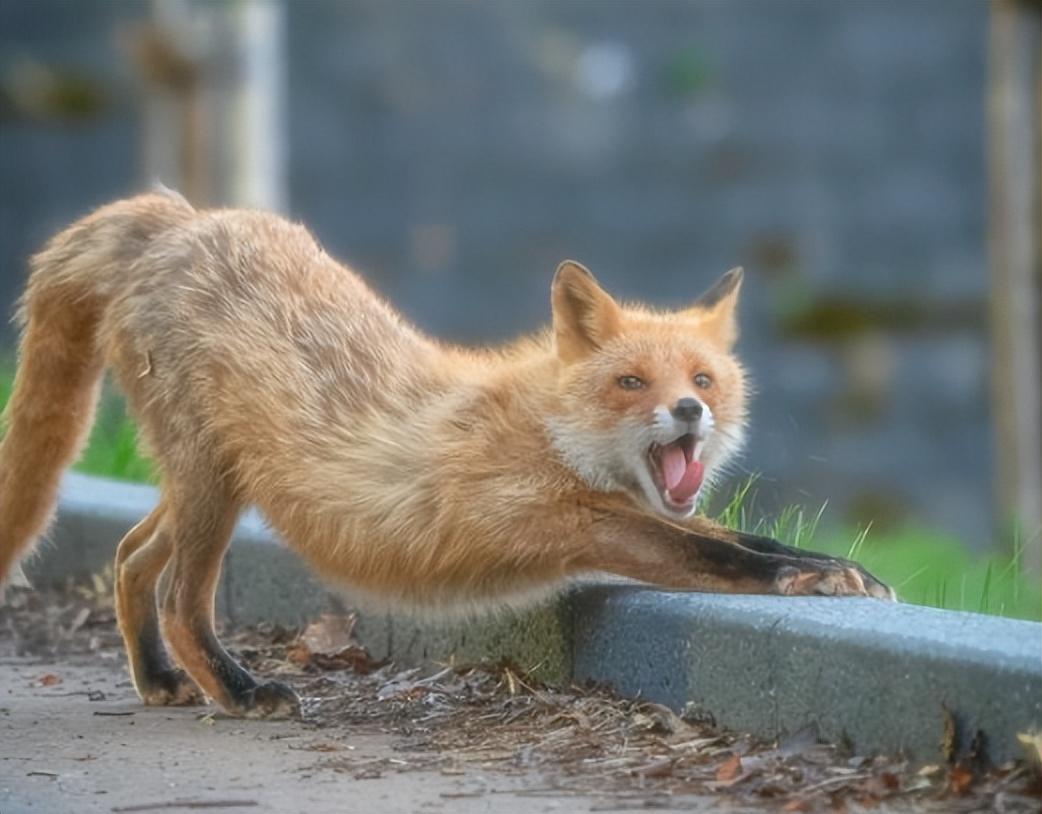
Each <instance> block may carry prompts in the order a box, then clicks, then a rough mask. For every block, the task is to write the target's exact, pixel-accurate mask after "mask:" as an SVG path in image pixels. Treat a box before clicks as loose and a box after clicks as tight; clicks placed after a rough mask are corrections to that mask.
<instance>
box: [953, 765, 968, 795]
mask: <svg viewBox="0 0 1042 814" xmlns="http://www.w3.org/2000/svg"><path fill="white" fill-rule="evenodd" d="M948 788H950V789H951V790H952V791H953V792H955V793H956V794H960V795H963V794H969V793H970V789H972V788H973V772H971V771H970V770H969V768H968V767H966V766H963V765H962V764H961V763H960V764H959V765H958V766H953V767H952V769H951V771H949V772H948Z"/></svg>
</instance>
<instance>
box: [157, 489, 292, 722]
mask: <svg viewBox="0 0 1042 814" xmlns="http://www.w3.org/2000/svg"><path fill="white" fill-rule="evenodd" d="M168 496H169V497H170V498H171V499H170V500H169V501H168V515H169V519H170V523H169V530H170V534H171V541H172V544H173V555H172V558H171V561H170V566H169V568H170V574H169V578H170V583H169V585H168V588H167V594H166V598H165V600H164V602H163V613H162V622H161V624H162V629H163V633H164V634H165V636H166V640H167V642H168V643H169V644H170V647H171V648H172V649H173V652H174V657H175V658H176V659H177V660H178V662H179V663H180V664H181V665H183V666H184V668H185V669H186V670H187V671H188V674H189V675H190V676H191V677H192V678H193V679H195V681H196V682H198V684H199V686H200V687H202V688H203V690H204V691H205V692H206V694H207V695H209V696H210V697H212V698H213V699H214V700H215V701H217V703H219V704H220V705H221V706H222V707H223V708H224V709H225V710H226V711H227V712H229V713H230V714H232V715H241V716H245V717H249V718H267V717H272V718H281V717H293V716H296V715H299V713H300V701H299V699H298V698H297V696H296V694H295V693H294V692H293V691H292V690H291V689H290V688H289V687H287V686H285V685H284V684H280V683H278V682H268V683H265V684H258V683H257V682H256V681H255V680H254V679H253V676H251V675H250V674H249V673H248V672H247V671H246V670H244V669H243V668H242V667H241V666H239V664H237V663H236V662H235V660H234V659H233V658H232V657H231V656H230V655H228V653H227V652H226V651H225V649H224V648H223V647H221V643H220V642H219V641H218V640H217V634H216V633H215V632H214V595H215V593H216V590H217V583H218V578H219V576H220V572H221V562H222V560H223V559H224V553H225V551H226V549H227V547H228V543H229V542H230V540H231V534H232V529H233V528H234V526H235V519H236V517H237V516H238V514H239V504H238V502H237V501H236V500H235V499H234V498H233V497H232V496H231V495H229V494H228V493H227V492H226V491H224V490H222V489H221V488H220V486H214V487H212V488H207V485H204V484H199V483H196V484H194V485H193V486H192V487H190V488H189V489H186V490H182V489H180V488H177V489H175V490H172V491H171V492H170V493H169V495H168ZM164 525H166V524H164Z"/></svg>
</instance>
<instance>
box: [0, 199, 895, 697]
mask: <svg viewBox="0 0 1042 814" xmlns="http://www.w3.org/2000/svg"><path fill="white" fill-rule="evenodd" d="M741 280H742V274H741V271H740V270H739V269H735V270H733V271H730V272H728V273H727V274H725V275H724V276H723V278H722V279H720V281H719V282H717V283H716V285H714V286H713V287H712V288H711V289H710V290H709V291H708V292H707V293H706V294H705V295H703V296H702V298H701V299H699V300H698V301H696V302H694V303H693V304H692V305H691V306H690V307H688V308H685V309H684V310H681V311H677V312H662V311H653V310H651V309H648V308H643V307H639V306H628V305H627V306H623V305H620V304H618V303H617V302H616V301H615V300H613V299H612V298H611V297H610V296H609V295H608V294H607V293H606V292H605V291H604V290H603V289H602V288H600V287H599V286H598V284H597V282H596V281H595V280H594V278H593V276H592V275H591V274H590V273H589V272H588V271H587V270H586V269H584V268H583V267H582V266H580V265H579V264H578V263H574V262H570V261H566V262H564V263H562V264H561V265H560V266H559V267H558V269H557V272H556V274H555V276H554V279H553V283H552V286H551V301H552V317H553V319H552V326H551V328H550V330H548V331H546V332H544V333H542V334H540V335H538V336H535V337H533V338H527V339H523V340H521V341H519V342H517V343H515V344H513V345H510V346H507V347H505V348H502V349H496V350H484V349H481V350H468V349H462V348H458V347H452V346H449V345H446V344H442V343H439V342H437V341H435V340H433V339H431V338H429V337H427V336H424V335H423V334H422V333H420V331H418V330H417V329H415V328H414V327H412V326H410V325H409V324H407V323H406V322H405V321H404V320H403V319H402V318H401V317H400V316H399V315H398V314H397V313H395V312H394V311H393V310H392V309H391V308H390V307H389V306H388V305H387V304H385V303H384V302H383V301H382V300H381V299H380V298H379V297H377V296H376V295H375V294H374V293H373V292H372V291H370V290H369V288H367V287H366V285H365V283H363V282H362V280H361V279H360V278H359V277H357V276H356V275H355V274H354V273H352V272H351V271H349V270H348V269H346V268H345V267H344V266H342V265H340V264H339V263H337V262H336V261H335V260H333V259H332V258H330V257H329V256H328V255H327V254H326V253H325V252H323V250H322V249H321V248H320V247H319V245H318V244H317V243H316V242H315V240H314V239H313V238H312V237H311V236H310V234H309V233H308V232H307V231H306V230H305V229H304V228H302V227H301V226H298V225H295V224H292V223H289V222H287V221H286V220H284V219H282V218H280V217H277V216H275V215H271V214H266V213H261V212H253V211H241V210H212V211H199V210H196V209H194V208H193V207H192V206H191V205H189V204H188V203H187V202H186V201H185V200H184V199H183V198H181V197H180V196H178V195H176V193H168V192H159V193H154V194H146V195H142V196H139V197H135V198H131V199H128V200H123V201H118V202H116V203H113V204H110V205H108V206H104V207H102V208H100V209H98V210H97V211H95V212H94V213H92V214H91V215H89V216H87V217H85V218H83V219H82V220H80V221H79V222H77V223H75V224H73V225H72V226H70V227H69V228H67V229H66V230H65V231H63V232H61V233H60V234H58V235H57V236H56V237H54V238H53V239H52V240H51V241H50V242H49V243H48V244H47V245H46V247H45V248H44V249H43V250H42V251H41V252H40V253H39V254H37V255H36V256H35V257H34V258H33V259H32V262H31V274H30V277H29V281H28V285H27V288H26V291H25V294H24V296H23V297H22V299H21V302H20V309H19V320H20V323H21V325H22V337H21V344H20V351H19V365H18V371H17V374H16V379H15V385H14V391H13V395H12V397H11V400H10V403H9V405H8V408H7V412H6V423H7V432H6V436H5V437H4V440H3V442H2V445H0V584H2V583H3V581H4V579H5V577H7V576H8V575H9V574H10V573H11V570H12V568H13V567H14V566H15V564H16V561H17V559H18V558H19V556H20V555H21V554H22V553H24V552H25V551H26V550H27V549H28V548H29V547H30V545H31V543H32V542H33V541H34V540H35V539H36V538H37V537H38V536H39V535H40V534H41V533H42V532H43V531H44V529H45V528H46V526H47V523H48V521H49V518H50V516H51V514H52V512H53V506H54V503H55V500H56V492H57V488H58V483H59V477H60V474H61V472H62V470H63V469H64V468H65V467H66V466H67V465H68V464H69V463H70V462H71V461H72V460H73V459H74V458H75V457H76V455H77V453H78V451H79V450H80V447H81V444H82V442H83V440H84V437H85V435H86V433H87V431H88V429H89V427H90V424H91V420H92V415H93V410H94V405H95V401H96V397H97V394H98V387H99V382H100V380H101V377H102V374H103V372H104V371H105V370H106V369H109V370H111V371H112V373H113V374H114V376H115V379H116V380H117V382H118V385H119V387H120V389H121V390H122V392H123V393H124V395H125V396H126V399H127V403H128V409H129V410H130V412H131V414H132V415H133V417H134V418H135V420H136V421H137V424H138V427H139V430H140V434H141V442H142V443H143V445H144V446H145V448H146V449H147V451H148V452H149V453H150V455H151V456H152V457H153V459H154V460H155V464H156V467H157V470H158V476H159V481H160V495H161V497H160V500H159V503H158V505H157V507H156V508H155V510H154V511H153V512H152V513H151V514H149V515H148V516H147V517H146V518H145V519H144V520H142V521H141V522H140V523H139V524H138V525H137V526H135V527H134V528H133V529H132V530H131V531H130V532H129V533H128V534H127V535H126V537H125V538H124V539H123V540H122V542H120V544H119V548H118V551H117V554H116V565H115V572H116V601H117V611H118V618H119V624H120V629H121V632H122V635H123V638H124V640H125V643H126V649H127V654H128V658H129V662H130V669H131V673H132V676H133V680H134V684H135V686H136V688H137V691H138V693H139V694H140V696H141V698H142V700H143V701H144V702H145V703H146V704H189V703H196V702H200V701H202V700H204V698H205V697H206V696H208V697H210V698H212V699H214V700H215V701H216V702H217V703H219V704H220V705H221V706H222V707H223V708H224V709H225V710H227V711H228V712H229V713H231V714H236V715H243V716H252V717H262V716H284V715H293V714H296V713H297V712H298V710H299V706H298V701H297V698H296V696H295V695H294V694H293V692H292V691H291V690H290V689H289V688H288V687H285V686H284V685H282V684H279V683H275V682H271V683H265V684H258V683H257V682H256V681H254V679H253V678H252V677H251V676H250V675H249V673H247V672H246V671H245V670H244V669H243V668H242V667H240V666H239V665H238V664H237V663H236V662H235V661H234V660H233V659H232V658H231V657H230V656H229V655H228V654H227V653H226V652H225V650H224V649H223V648H222V647H221V645H220V643H219V642H218V640H217V637H216V635H215V633H214V627H213V616H214V592H215V589H216V586H217V582H218V574H219V572H220V568H221V561H222V559H223V557H224V553H225V549H226V547H227V545H228V542H229V537H230V535H231V532H232V528H233V526H234V524H235V521H236V518H237V516H238V515H239V513H240V511H241V510H242V509H243V508H244V507H245V506H248V505H255V506H257V507H258V508H259V509H260V510H261V511H262V513H263V514H264V516H265V517H266V518H267V520H268V521H269V522H270V524H271V525H272V526H273V528H274V529H276V530H277V532H278V533H279V534H280V535H281V537H282V538H283V539H284V540H285V541H286V543H287V544H288V545H289V546H291V547H292V548H293V549H295V550H296V551H297V552H299V553H300V554H301V555H302V556H303V557H304V558H305V559H306V560H307V561H308V562H309V563H310V564H311V565H312V566H313V567H314V569H315V570H316V571H317V572H318V573H319V574H320V575H321V576H323V577H325V578H327V579H330V580H333V581H339V582H342V583H347V584H350V585H354V586H357V587H359V588H361V589H363V590H366V591H369V592H372V593H374V594H378V595H381V596H383V597H386V598H388V599H390V600H391V601H393V602H397V603H400V604H405V605H412V606H422V607H431V608H435V609H439V608H440V609H447V608H453V607H460V606H467V607H469V606H473V605H490V604H492V605H494V604H502V603H509V602H514V601H517V600H519V599H524V598H526V597H529V596H531V595H533V594H535V593H539V592H540V591H543V590H546V589H548V588H553V587H554V586H559V585H562V584H563V583H565V582H566V581H567V580H568V579H569V578H570V577H573V576H576V575H581V574H587V573H591V572H593V573H596V572H607V573H610V574H615V575H621V576H623V577H628V578H631V579H634V580H639V581H641V582H644V583H650V584H652V585H655V586H660V587H662V588H671V589H681V590H699V591H722V592H744V593H776V594H828V595H843V596H874V597H879V598H886V599H893V597H894V595H893V592H892V591H891V590H890V589H889V588H888V587H886V586H885V585H883V584H882V583H881V582H880V581H879V580H877V579H875V578H874V577H872V576H871V575H870V574H869V573H867V572H866V571H865V570H864V569H862V568H861V567H860V566H859V565H857V564H856V563H853V562H849V561H845V560H839V559H834V558H831V557H827V556H824V555H819V554H813V553H808V552H805V551H802V550H798V549H794V548H790V547H788V546H785V545H782V544H781V543H778V542H776V541H774V540H771V539H767V538H763V537H757V536H753V535H748V534H742V533H738V532H735V531H730V530H727V529H725V528H723V527H721V526H719V525H716V524H714V523H713V522H711V521H709V520H707V519H706V518H704V517H701V516H697V515H695V507H696V503H697V499H698V497H699V494H700V493H701V492H702V491H703V489H704V487H705V484H706V483H708V482H710V481H712V479H713V477H714V475H717V473H719V472H720V470H721V468H722V467H723V466H724V464H725V463H726V462H727V461H728V460H729V459H730V458H731V457H732V456H733V455H734V454H735V452H736V451H737V450H738V447H739V445H740V444H741V441H742V435H743V426H744V423H745V420H746V399H747V387H746V380H745V374H744V372H743V370H742V367H741V365H740V364H739V363H738V361H737V360H736V358H735V356H734V355H733V346H734V344H735V341H736V339H737V336H738V329H737V325H736V315H735V307H736V304H737V300H738V292H739V288H740V284H741ZM164 571H165V572H166V574H167V576H168V578H167V579H165V580H164V582H163V585H164V588H163V589H162V590H158V588H157V586H158V584H159V577H160V574H161V573H163V572H164ZM157 594H159V595H158V596H157ZM167 648H169V651H168V649H167Z"/></svg>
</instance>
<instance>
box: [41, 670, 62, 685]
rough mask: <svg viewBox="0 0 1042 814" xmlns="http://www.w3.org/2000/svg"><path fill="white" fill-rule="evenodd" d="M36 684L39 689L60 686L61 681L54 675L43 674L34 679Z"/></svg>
mask: <svg viewBox="0 0 1042 814" xmlns="http://www.w3.org/2000/svg"><path fill="white" fill-rule="evenodd" d="M36 683H37V684H39V685H40V686H41V687H53V686H54V685H55V684H61V683H62V680H61V679H60V678H59V677H58V676H56V675H55V674H54V673H44V674H43V675H42V676H40V677H39V678H38V679H36Z"/></svg>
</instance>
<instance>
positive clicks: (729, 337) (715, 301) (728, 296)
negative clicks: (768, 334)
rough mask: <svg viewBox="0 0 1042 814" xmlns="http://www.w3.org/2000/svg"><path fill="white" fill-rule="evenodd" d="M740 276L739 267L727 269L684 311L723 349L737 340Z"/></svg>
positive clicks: (732, 345)
mask: <svg viewBox="0 0 1042 814" xmlns="http://www.w3.org/2000/svg"><path fill="white" fill-rule="evenodd" d="M743 273H744V272H743V271H742V268H741V267H740V266H739V267H737V268H733V269H731V270H730V271H729V272H727V273H726V274H725V275H724V276H723V277H721V278H720V279H719V280H717V281H716V283H714V284H713V287H712V288H710V289H709V290H708V291H707V292H706V293H705V294H703V295H702V296H701V297H699V298H698V300H696V302H695V304H694V305H693V306H692V307H691V308H689V309H687V310H686V311H685V312H684V313H685V314H686V315H688V316H690V317H692V318H693V319H696V320H698V323H699V326H700V327H701V328H703V329H704V330H705V331H706V333H707V334H708V335H709V336H710V337H711V338H712V339H713V340H714V341H716V342H717V343H718V344H719V345H721V346H722V347H724V348H726V349H727V350H730V349H731V348H732V347H734V343H735V342H737V341H738V313H737V311H738V292H739V291H741V289H742V275H743Z"/></svg>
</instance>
